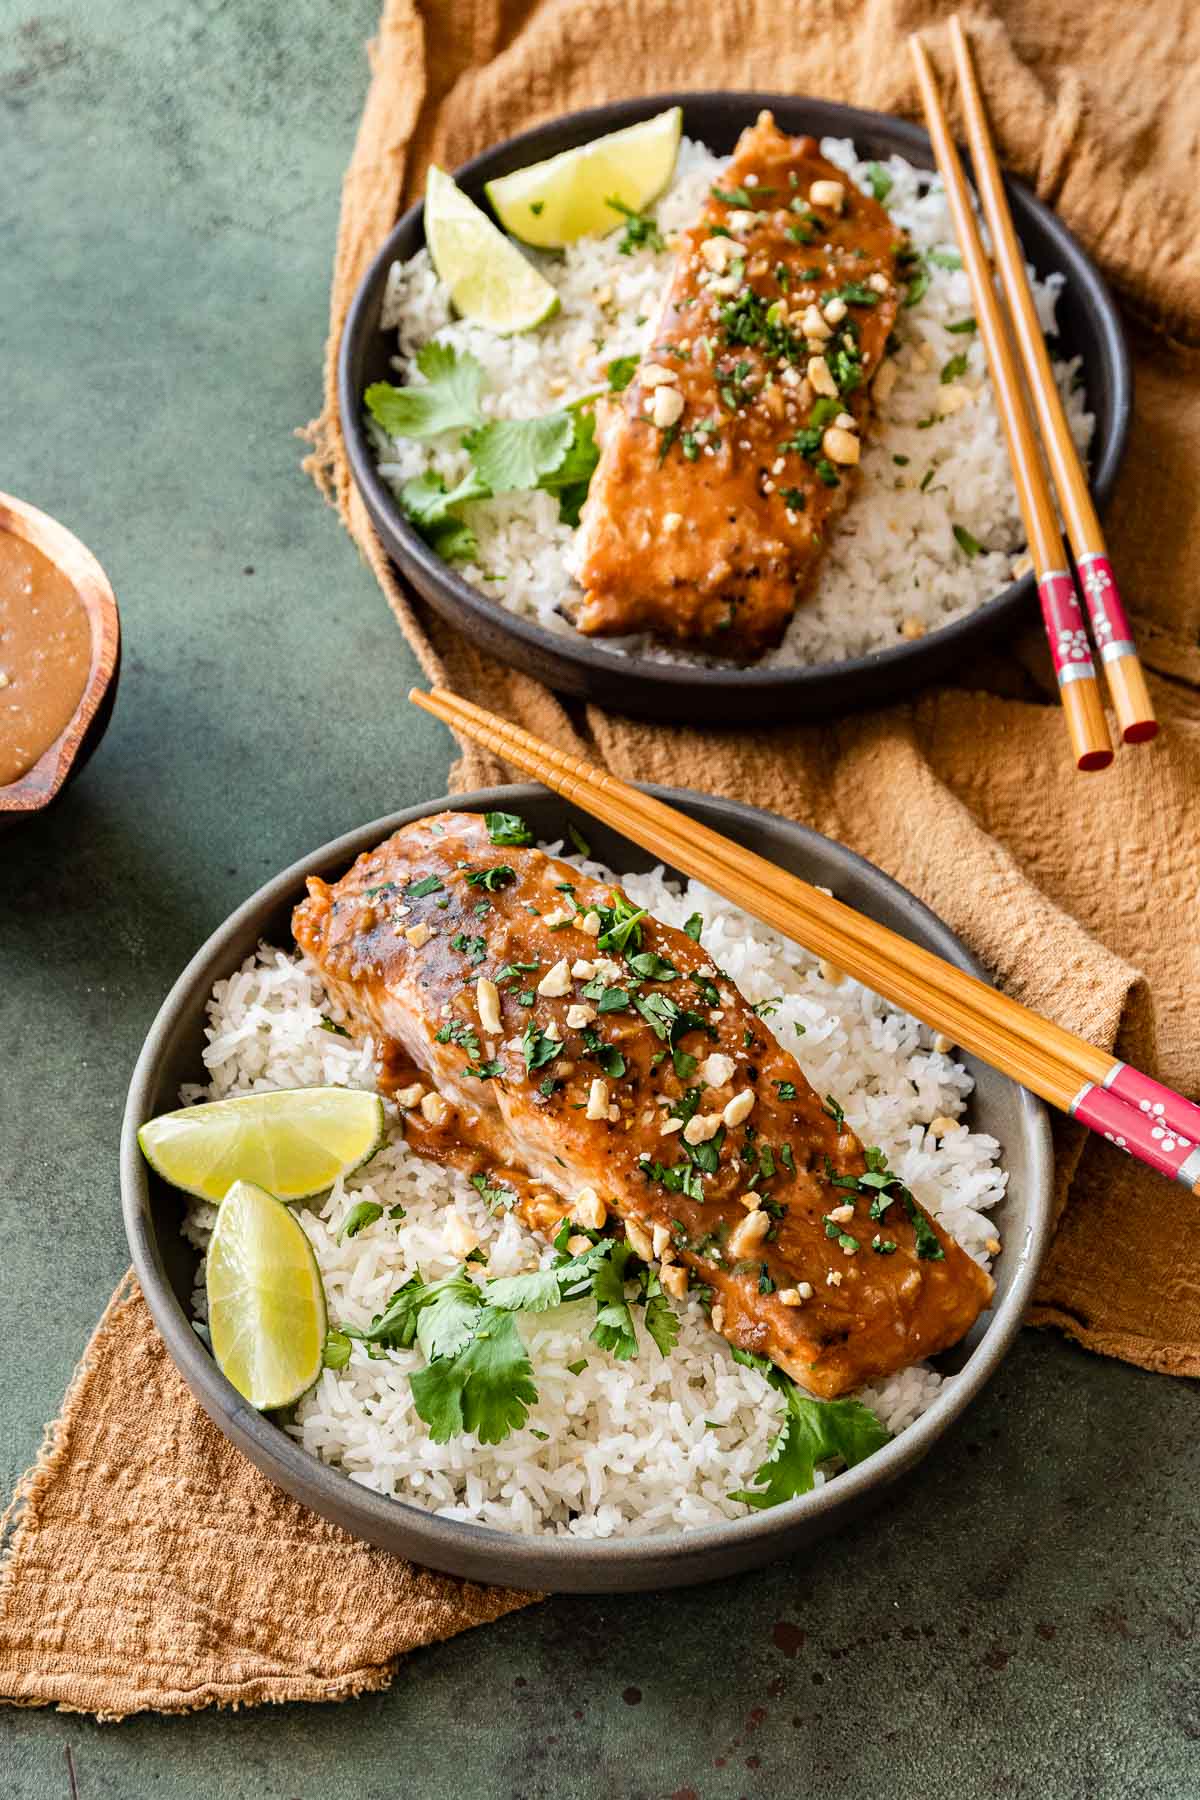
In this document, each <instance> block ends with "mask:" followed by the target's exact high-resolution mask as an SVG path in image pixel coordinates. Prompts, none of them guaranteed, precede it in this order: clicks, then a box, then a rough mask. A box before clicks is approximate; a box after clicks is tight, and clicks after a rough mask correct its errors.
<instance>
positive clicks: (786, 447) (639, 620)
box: [573, 113, 902, 657]
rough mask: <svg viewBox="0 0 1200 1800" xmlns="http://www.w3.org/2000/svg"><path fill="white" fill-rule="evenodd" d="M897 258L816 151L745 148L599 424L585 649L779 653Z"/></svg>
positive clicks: (861, 406)
mask: <svg viewBox="0 0 1200 1800" xmlns="http://www.w3.org/2000/svg"><path fill="white" fill-rule="evenodd" d="M901 248H902V239H901V236H900V234H899V233H898V232H897V230H896V227H895V226H894V225H893V224H892V222H891V220H890V219H889V217H888V215H887V213H886V212H885V211H884V209H883V207H882V206H881V205H880V204H879V203H878V201H876V200H874V199H872V198H870V197H869V196H868V195H866V194H863V193H861V192H860V191H859V190H858V188H856V187H855V186H854V185H853V184H852V183H851V182H850V181H849V179H848V178H847V177H846V176H845V175H844V174H843V173H842V171H841V170H839V169H837V168H835V167H834V166H833V164H832V163H829V162H827V161H826V160H825V158H824V157H822V156H821V155H820V154H819V152H818V149H817V144H816V140H815V139H814V138H810V137H802V138H789V137H786V136H785V135H784V133H783V132H781V131H779V130H778V128H777V127H776V125H775V122H774V120H773V119H772V117H771V115H770V113H763V114H762V115H761V116H760V118H759V120H758V122H757V124H755V125H753V126H752V127H750V128H749V129H748V130H746V131H744V132H743V133H742V136H741V139H740V141H739V143H738V146H737V149H736V151H735V152H734V155H733V159H732V161H731V162H730V163H729V165H728V167H727V170H726V172H725V175H724V177H723V179H722V181H721V183H719V184H718V185H717V186H715V187H714V188H713V189H712V192H711V197H710V199H709V200H708V202H707V204H706V206H705V208H704V211H703V213H702V215H701V217H700V219H699V221H698V223H697V224H696V225H694V226H693V227H691V229H690V230H688V231H685V232H683V233H682V234H681V243H680V249H679V254H678V258H677V261H676V264H675V269H674V273H673V276H672V280H671V284H670V287H669V289H668V292H667V298H666V302H665V305H664V308H663V312H662V316H661V318H660V319H659V322H658V326H657V329H656V331H655V334H654V338H653V340H652V342H651V345H650V348H649V350H648V351H647V353H646V355H645V356H644V357H643V359H642V361H641V364H640V366H639V368H638V371H637V374H636V376H635V377H634V380H633V381H632V383H631V384H630V386H629V388H628V389H627V390H626V392H625V394H624V396H623V400H622V402H621V403H620V404H619V405H613V406H610V407H605V408H599V409H598V418H597V436H598V438H599V441H600V442H601V446H602V450H601V457H600V462H599V464H598V466H597V469H596V473H595V475H594V476H593V477H592V484H591V489H590V492H589V495H588V499H587V503H586V505H585V507H584V509H583V514H582V519H581V524H580V532H579V539H578V543H577V546H576V550H575V554H574V557H573V564H574V568H575V572H576V575H577V578H578V580H579V582H580V584H581V585H582V587H583V590H584V593H583V600H582V604H581V606H580V610H579V615H578V620H577V623H578V626H579V629H580V630H581V631H582V632H585V633H589V634H592V635H597V636H603V635H606V634H612V633H623V632H633V631H650V632H654V633H656V634H657V635H658V636H660V637H663V638H667V639H674V640H676V641H677V642H680V643H685V644H690V645H693V646H699V647H701V648H704V649H707V650H709V651H713V652H715V653H717V654H719V655H721V656H725V657H730V656H740V657H753V656H758V655H760V654H761V653H762V652H763V651H764V650H765V649H767V648H769V647H770V646H771V645H772V644H775V643H777V642H778V641H779V639H780V637H781V636H782V634H783V631H784V629H785V627H786V626H787V623H788V621H789V619H790V618H791V616H792V613H793V612H794V610H795V607H796V603H797V601H798V600H799V599H801V598H803V596H804V594H805V593H806V591H807V590H808V589H809V588H810V587H811V586H812V583H813V580H814V578H815V576H816V572H817V568H818V565H819V563H820V560H821V556H822V554H823V549H824V545H825V543H826V540H827V538H828V535H829V531H830V528H831V525H832V522H833V517H834V515H835V514H836V513H837V512H839V511H840V510H841V509H842V508H843V507H844V505H845V503H846V499H847V496H848V493H849V489H850V485H851V483H852V481H853V479H854V471H855V465H856V464H857V462H858V458H859V446H860V440H861V436H862V432H863V428H864V425H865V423H866V420H867V415H868V411H869V404H868V397H867V396H868V383H869V381H870V380H871V379H872V378H873V377H874V375H875V374H876V372H877V371H878V369H879V367H880V364H881V363H882V361H883V357H884V352H885V349H886V346H887V340H888V337H889V335H890V333H891V330H892V325H893V322H894V320H895V317H896V309H897V304H898V299H899V289H898V287H897V279H896V257H897V253H898V252H899V251H900V249H901Z"/></svg>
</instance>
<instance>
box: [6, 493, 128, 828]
mask: <svg viewBox="0 0 1200 1800" xmlns="http://www.w3.org/2000/svg"><path fill="white" fill-rule="evenodd" d="M0 531H11V532H12V533H13V535H14V537H19V538H24V539H25V541H26V543H29V544H32V545H33V546H34V548H35V549H36V550H40V551H41V552H42V555H43V556H46V557H48V558H49V559H50V561H51V562H52V563H53V564H54V566H55V567H56V568H57V569H58V570H60V571H61V573H62V574H63V575H65V576H66V578H67V580H68V581H69V582H70V583H71V586H72V587H73V588H74V589H75V592H76V594H77V595H78V597H79V603H80V605H81V606H82V607H83V610H84V612H85V613H86V614H87V618H88V624H89V626H90V627H91V633H92V661H91V666H90V668H89V670H88V678H87V685H86V687H85V688H84V690H83V694H82V697H81V698H80V701H79V705H78V706H77V707H76V708H75V712H74V714H73V715H72V717H71V719H70V721H69V723H68V724H67V725H66V727H65V728H64V730H63V731H61V732H60V733H59V735H58V737H56V738H55V740H54V742H53V743H52V744H51V745H50V746H49V748H48V749H47V750H45V751H43V753H42V755H41V756H40V757H39V758H38V760H37V762H35V763H34V765H33V767H32V768H31V769H27V770H26V771H25V773H24V775H21V776H19V777H18V779H17V780H16V781H10V782H9V783H8V785H7V787H0V830H2V829H3V828H4V827H5V826H6V825H12V824H15V823H16V821H17V819H19V818H20V817H21V816H22V815H23V814H29V813H37V812H42V811H44V810H45V808H46V807H47V806H49V805H50V803H51V801H52V800H54V799H56V798H57V796H58V795H59V794H60V793H61V792H62V790H63V788H64V787H65V786H66V784H67V782H68V781H70V780H71V778H72V777H73V776H75V775H77V774H78V773H79V771H80V769H82V767H83V765H84V764H85V763H86V762H87V760H88V757H89V756H90V755H91V754H92V751H93V750H94V749H95V748H96V745H97V744H98V743H99V742H100V739H101V738H102V737H103V736H104V732H105V728H106V726H107V725H108V721H109V717H110V715H111V713H112V709H113V701H114V700H115V699H116V695H117V673H118V671H119V669H120V666H121V621H120V616H119V614H118V612H117V600H116V595H115V594H114V593H113V591H112V584H111V583H110V581H109V579H108V576H107V575H106V574H105V573H104V570H103V569H102V568H101V567H100V564H99V563H98V562H97V561H96V559H95V557H94V556H93V555H92V553H91V551H90V550H89V549H87V547H86V546H85V545H84V544H81V543H80V541H79V539H78V538H77V537H75V536H74V534H73V533H72V532H70V531H68V530H67V528H66V526H65V525H60V524H59V523H58V520H57V519H52V518H51V517H50V516H49V514H48V513H44V512H39V511H38V509H37V507H36V506H29V505H27V503H26V502H25V501H24V500H17V499H14V497H13V496H12V495H11V494H4V493H0Z"/></svg>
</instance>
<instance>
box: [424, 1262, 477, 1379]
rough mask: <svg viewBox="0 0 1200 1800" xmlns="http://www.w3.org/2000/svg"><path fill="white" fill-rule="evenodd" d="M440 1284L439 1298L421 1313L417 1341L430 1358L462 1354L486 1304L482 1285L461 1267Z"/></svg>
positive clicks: (431, 1360)
mask: <svg viewBox="0 0 1200 1800" xmlns="http://www.w3.org/2000/svg"><path fill="white" fill-rule="evenodd" d="M436 1285H437V1287H438V1289H439V1292H438V1294H437V1297H436V1299H434V1300H432V1301H431V1302H430V1303H429V1304H428V1305H426V1306H423V1307H422V1308H421V1309H420V1311H419V1312H418V1314H417V1343H418V1344H419V1345H420V1347H421V1350H422V1351H423V1353H424V1355H425V1357H426V1358H427V1359H428V1361H429V1362H433V1361H434V1360H435V1358H437V1357H439V1356H457V1355H458V1352H459V1351H460V1350H461V1349H462V1348H463V1346H464V1345H465V1344H466V1343H468V1342H469V1341H470V1338H471V1334H472V1333H473V1331H474V1330H475V1325H476V1321H477V1317H478V1313H479V1309H480V1307H481V1306H482V1305H483V1296H482V1295H481V1294H480V1292H479V1289H478V1288H477V1287H476V1286H475V1283H474V1282H473V1281H472V1280H471V1278H470V1276H469V1275H464V1274H463V1273H462V1272H461V1270H460V1271H458V1272H457V1273H456V1274H454V1275H451V1276H450V1277H449V1278H448V1279H447V1280H446V1281H443V1282H438V1283H437V1284H436Z"/></svg>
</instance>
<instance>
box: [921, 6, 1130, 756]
mask: <svg viewBox="0 0 1200 1800" xmlns="http://www.w3.org/2000/svg"><path fill="white" fill-rule="evenodd" d="M950 41H951V45H952V48H953V51H954V66H955V69H956V71H957V74H958V84H959V89H960V92H961V96H962V106H963V113H964V115H965V118H966V125H967V137H968V140H969V142H970V146H971V158H972V161H973V163H974V168H975V179H976V182H977V184H978V188H979V195H980V199H981V201H982V203H983V211H984V215H985V217H986V219H987V223H988V230H989V231H990V233H991V237H992V250H993V255H994V257H995V262H996V272H997V274H998V275H999V278H1000V286H1001V288H1002V289H1003V291H1004V298H1005V300H1006V302H1007V304H1008V310H1009V314H1010V316H1011V319H1012V324H1013V328H1014V330H1015V333H1016V339H1017V344H1018V346H1019V350H1020V358H1021V362H1022V363H1023V364H1024V375H1025V378H1026V380H1027V381H1028V384H1029V390H1030V392H1031V393H1032V395H1033V403H1034V407H1035V408H1036V411H1037V422H1038V427H1039V429H1040V431H1041V438H1042V443H1043V444H1044V446H1045V450H1046V457H1047V459H1048V461H1049V464H1050V470H1051V472H1052V474H1053V478H1054V487H1055V488H1056V489H1057V491H1058V498H1059V501H1060V503H1061V506H1062V511H1063V516H1064V518H1065V519H1066V524H1067V534H1068V536H1069V538H1070V540H1071V549H1072V551H1073V552H1074V556H1075V565H1076V568H1077V569H1078V571H1079V580H1080V582H1081V584H1082V587H1083V593H1084V599H1085V601H1086V604H1087V610H1088V616H1089V617H1090V619H1091V623H1092V632H1093V635H1094V637H1095V641H1096V647H1097V649H1098V651H1099V653H1100V661H1101V663H1102V664H1103V667H1104V672H1105V675H1106V676H1107V678H1108V688H1109V693H1110V695H1111V697H1112V702H1113V707H1114V709H1115V711H1116V715H1117V723H1118V726H1119V727H1120V732H1121V737H1122V738H1123V740H1124V742H1125V743H1127V744H1143V743H1146V742H1147V741H1148V740H1149V739H1150V738H1152V737H1154V736H1155V734H1156V733H1157V731H1158V723H1157V720H1156V719H1155V716H1154V708H1153V706H1152V704H1151V701H1150V695H1149V693H1148V691H1147V688H1146V678H1145V675H1144V674H1143V672H1142V665H1141V663H1140V662H1139V660H1138V653H1137V649H1136V647H1135V645H1134V642H1133V632H1132V629H1131V627H1130V624H1129V620H1128V619H1127V617H1126V615H1125V610H1124V608H1123V606H1122V605H1121V597H1120V594H1119V593H1118V591H1117V584H1116V581H1115V579H1114V576H1113V571H1112V564H1111V563H1110V562H1109V559H1108V552H1107V550H1106V548H1105V543H1104V535H1103V533H1102V532H1101V529H1100V521H1099V519H1098V518H1097V517H1096V509H1095V507H1094V506H1093V505H1092V500H1091V496H1090V494H1089V493H1088V487H1087V477H1086V475H1085V474H1084V472H1083V468H1082V466H1081V464H1080V461H1079V456H1078V454H1077V452H1076V449H1075V445H1074V442H1073V441H1072V438H1071V431H1070V427H1069V426H1068V424H1067V419H1066V414H1065V413H1064V411H1063V406H1062V401H1061V399H1060V398H1059V393H1058V387H1057V385H1056V383H1055V380H1054V375H1053V372H1052V370H1051V367H1050V358H1049V356H1048V355H1047V353H1046V343H1045V339H1044V337H1043V336H1042V329H1041V326H1040V325H1039V324H1038V318H1037V309H1036V307H1035V305H1034V300H1033V295H1032V293H1031V292H1030V288H1029V279H1028V276H1027V275H1026V272H1025V259H1024V256H1023V255H1022V252H1021V246H1020V244H1019V242H1018V240H1017V234H1016V231H1015V229H1014V227H1013V222H1012V214H1011V213H1010V212H1009V208H1008V200H1007V198H1006V196H1005V193H1004V183H1003V181H1002V180H1001V176H1000V165H999V163H998V162H997V160H996V152H995V148H994V146H993V144H992V138H991V132H990V130H989V129H988V122H987V114H986V112H985V111H984V105H983V98H982V95H981V94H980V91H979V83H978V81H977V79H976V75H975V67H974V63H973V61H972V57H971V49H970V45H969V44H968V42H967V37H966V33H965V32H964V30H963V28H962V25H961V23H960V21H959V19H958V17H957V15H955V16H954V17H953V18H951V20H950ZM909 47H910V49H911V51H912V55H913V62H914V63H915V65H916V71H917V84H918V86H919V88H920V91H921V100H922V103H923V105H924V108H925V119H926V123H927V125H928V127H929V135H930V138H931V139H932V141H933V149H934V155H935V157H936V159H937V165H938V169H939V171H940V173H941V176H942V180H943V182H944V183H945V188H946V200H947V203H948V205H949V208H950V216H951V218H952V219H953V221H954V230H955V234H956V236H957V238H958V242H959V247H960V249H961V250H962V255H963V262H964V264H965V266H966V270H967V276H968V279H969V280H970V283H971V293H972V296H973V298H974V302H975V314H976V320H977V322H978V325H979V334H980V337H981V338H982V340H983V346H984V350H985V351H986V353H987V360H988V366H989V368H990V370H991V376H992V386H993V389H994V391H995V395H996V405H997V409H998V411H999V414H1000V422H1001V424H1002V426H1003V428H1004V435H1005V437H1006V439H1007V441H1008V454H1009V460H1010V462H1011V463H1012V469H1013V477H1014V480H1015V482H1016V488H1017V499H1018V501H1019V503H1020V507H1021V515H1022V517H1023V519H1024V521H1025V530H1026V534H1027V537H1028V541H1029V549H1030V553H1031V555H1032V558H1033V566H1034V572H1035V574H1036V576H1037V585H1038V597H1039V599H1040V600H1041V604H1042V618H1043V621H1044V623H1045V627H1046V637H1047V640H1048V642H1049V645H1050V655H1051V658H1052V659H1053V662H1054V671H1055V674H1056V676H1057V678H1058V685H1059V693H1060V695H1061V697H1062V705H1063V712H1064V714H1065V716H1066V722H1067V730H1068V733H1069V735H1070V739H1071V748H1072V751H1073V753H1074V757H1075V764H1076V767H1077V768H1080V769H1104V768H1107V767H1108V765H1109V763H1110V762H1111V761H1112V757H1113V748H1112V739H1111V738H1110V736H1109V731H1108V722H1107V720H1106V718H1105V714H1104V707H1103V705H1102V703H1101V699H1100V691H1099V687H1098V685H1097V681H1096V666H1095V663H1094V662H1093V661H1092V654H1091V649H1090V647H1089V644H1088V634H1087V627H1086V625H1085V624H1084V619H1083V613H1082V612H1081V610H1080V606H1079V597H1078V593H1077V590H1076V584H1075V579H1074V578H1073V576H1072V574H1071V571H1070V568H1069V566H1068V562H1067V556H1066V551H1065V549H1064V546H1063V541H1062V536H1061V533H1060V531H1059V526H1058V515H1057V513H1056V511H1055V506H1054V496H1053V492H1052V490H1051V486H1050V480H1049V477H1048V476H1047V473H1046V468H1045V465H1044V463H1043V461H1042V457H1041V453H1040V451H1039V448H1038V442H1037V438H1036V437H1035V435H1034V428H1033V420H1032V418H1031V416H1030V412H1029V407H1028V404H1027V403H1026V399H1025V394H1024V391H1023V389H1022V385H1021V369H1020V367H1019V365H1018V360H1017V356H1016V354H1015V353H1014V350H1013V346H1012V341H1011V339H1010V337H1009V333H1008V329H1007V327H1006V325H1005V322H1004V315H1003V312H1002V309H1001V306H1000V301H999V299H998V297H997V294H996V289H995V285H994V283H993V279H992V269H991V266H990V264H989V262H988V257H987V253H986V251H985V250H984V248H983V242H982V240H981V238H980V235H979V227H978V225H977V224H976V221H975V213H974V209H973V207H972V205H971V196H970V192H969V190H968V188H967V182H966V177H965V176H964V174H963V168H962V163H961V161H960V160H959V155H958V151H957V149H956V147H955V144H954V139H953V138H952V137H951V135H950V128H949V125H948V124H947V122H946V114H945V111H944V110H943V107H942V102H941V98H940V95H939V93H938V89H937V83H936V81H935V80H934V75H933V71H932V69H931V67H930V64H929V58H928V56H927V54H926V51H925V47H924V45H923V44H922V43H921V40H920V38H919V37H911V38H910V39H909Z"/></svg>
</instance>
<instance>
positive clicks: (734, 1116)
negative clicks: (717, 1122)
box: [721, 1088, 754, 1131]
mask: <svg viewBox="0 0 1200 1800" xmlns="http://www.w3.org/2000/svg"><path fill="white" fill-rule="evenodd" d="M753 1111H754V1090H753V1088H743V1090H742V1092H741V1093H740V1094H735V1095H734V1096H733V1099H732V1100H731V1101H730V1102H729V1104H728V1106H726V1108H725V1110H724V1112H723V1113H722V1114H721V1118H722V1121H723V1122H724V1123H725V1124H726V1125H728V1127H729V1129H730V1130H731V1131H732V1130H733V1127H734V1126H735V1125H741V1124H742V1123H743V1122H744V1121H745V1120H746V1119H748V1118H749V1117H750V1114H751V1113H752V1112H753Z"/></svg>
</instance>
